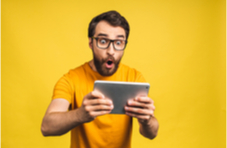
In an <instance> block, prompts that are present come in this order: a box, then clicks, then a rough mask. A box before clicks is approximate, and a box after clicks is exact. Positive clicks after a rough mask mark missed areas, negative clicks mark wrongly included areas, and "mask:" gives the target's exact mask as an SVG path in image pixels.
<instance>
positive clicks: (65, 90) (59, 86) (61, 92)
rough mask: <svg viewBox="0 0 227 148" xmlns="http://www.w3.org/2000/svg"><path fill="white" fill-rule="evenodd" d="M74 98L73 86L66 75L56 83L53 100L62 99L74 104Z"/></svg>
mask: <svg viewBox="0 0 227 148" xmlns="http://www.w3.org/2000/svg"><path fill="white" fill-rule="evenodd" d="M72 96H73V85H72V82H71V80H70V78H69V76H68V74H66V75H64V76H63V77H62V78H60V80H59V81H58V82H57V83H56V85H55V87H54V92H53V97H52V99H57V98H62V99H66V100H67V101H69V103H72Z"/></svg>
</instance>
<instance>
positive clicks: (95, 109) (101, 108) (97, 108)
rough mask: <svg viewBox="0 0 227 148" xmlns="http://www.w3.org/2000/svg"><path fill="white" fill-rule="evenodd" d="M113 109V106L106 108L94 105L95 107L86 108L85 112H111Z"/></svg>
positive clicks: (105, 106)
mask: <svg viewBox="0 0 227 148" xmlns="http://www.w3.org/2000/svg"><path fill="white" fill-rule="evenodd" d="M112 109H113V105H111V106H109V105H108V106H107V105H95V106H86V107H85V110H86V111H87V112H91V111H111V110H112Z"/></svg>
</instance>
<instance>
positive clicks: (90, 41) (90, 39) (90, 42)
mask: <svg viewBox="0 0 227 148" xmlns="http://www.w3.org/2000/svg"><path fill="white" fill-rule="evenodd" d="M92 44H93V42H92V38H89V47H90V48H91V49H92V46H93V45H92Z"/></svg>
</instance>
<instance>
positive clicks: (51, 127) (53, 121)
mask: <svg viewBox="0 0 227 148" xmlns="http://www.w3.org/2000/svg"><path fill="white" fill-rule="evenodd" d="M78 111H79V110H78V109H76V110H72V111H68V112H51V113H48V114H46V115H45V116H44V118H43V122H42V127H41V131H42V134H43V135H44V136H53V135H62V134H65V133H67V132H68V131H70V130H71V129H73V128H74V127H76V126H78V125H80V124H82V123H83V121H82V119H81V118H80V116H79V114H78V113H79V112H78Z"/></svg>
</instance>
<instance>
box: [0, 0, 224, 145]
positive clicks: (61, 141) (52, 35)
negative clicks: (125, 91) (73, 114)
mask: <svg viewBox="0 0 227 148" xmlns="http://www.w3.org/2000/svg"><path fill="white" fill-rule="evenodd" d="M1 6H2V57H1V58H2V59H1V60H2V77H1V78H2V100H1V109H2V110H1V111H2V112H1V129H2V131H1V136H2V137H1V138H2V139H1V140H2V141H1V142H2V143H1V146H2V148H15V147H17V148H50V147H54V148H63V147H65V148H67V147H69V145H70V135H69V134H66V135H64V136H60V137H43V136H42V135H41V132H40V125H41V121H42V117H43V115H44V113H45V111H46V108H47V106H48V104H49V103H50V101H51V96H52V91H53V87H54V85H55V83H56V82H57V80H58V79H59V78H60V77H61V76H62V75H63V74H64V73H66V72H68V70H69V69H72V68H75V67H77V66H79V65H81V64H83V63H84V62H86V61H88V60H90V59H91V58H92V53H91V50H90V49H89V47H88V38H87V34H88V33H87V30H88V24H89V22H90V20H91V19H92V18H93V17H94V16H96V15H98V14H100V13H102V12H105V11H108V10H117V11H119V12H120V13H121V14H122V15H123V16H125V17H126V19H127V20H128V22H129V24H130V27H131V32H130V35H129V40H128V45H127V48H126V50H125V54H124V57H123V60H122V62H123V63H125V64H127V65H130V66H131V67H134V68H136V69H138V70H139V71H141V72H142V73H143V75H144V77H145V78H146V79H147V81H148V82H149V83H150V84H151V88H150V93H151V96H152V98H153V99H154V101H155V105H156V112H155V115H156V117H157V119H158V121H159V123H160V130H159V133H158V136H157V137H156V138H155V139H154V140H152V141H150V140H148V139H145V138H143V137H142V136H141V135H140V134H139V132H138V124H137V122H134V127H133V138H132V147H133V148H138V147H139V148H147V147H152V148H167V147H168V148H182V147H183V148H192V147H193V148H214V147H218V148H224V147H225V139H226V135H225V131H226V130H225V129H226V127H225V123H226V120H225V117H226V101H225V90H226V89H225V88H226V86H225V82H226V77H225V73H226V71H225V68H226V67H225V66H226V63H225V60H226V58H225V55H226V51H225V47H226V45H225V41H226V37H225V34H226V29H225V25H226V22H225V21H226V12H225V11H226V2H225V1H224V0H166V1H160V0H150V1H149V0H147V1H146V0H139V1H132V0H131V1H130V0H124V1H123V0H113V1H107V0H95V1H92V0H89V1H86V0H84V1H82V0H66V1H59V0H58V1H56V0H20V1H19V0H17V1H16V0H2V5H1ZM134 121H135V120H134Z"/></svg>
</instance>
